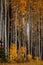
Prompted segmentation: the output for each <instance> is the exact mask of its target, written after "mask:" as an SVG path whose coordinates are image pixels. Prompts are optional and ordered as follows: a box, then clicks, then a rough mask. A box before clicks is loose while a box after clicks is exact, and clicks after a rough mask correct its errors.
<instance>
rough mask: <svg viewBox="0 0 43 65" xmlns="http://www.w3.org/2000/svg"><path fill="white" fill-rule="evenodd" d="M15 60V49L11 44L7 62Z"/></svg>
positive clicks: (14, 45)
mask: <svg viewBox="0 0 43 65" xmlns="http://www.w3.org/2000/svg"><path fill="white" fill-rule="evenodd" d="M16 58H17V47H16V44H14V43H12V44H11V46H10V52H9V61H14V59H16Z"/></svg>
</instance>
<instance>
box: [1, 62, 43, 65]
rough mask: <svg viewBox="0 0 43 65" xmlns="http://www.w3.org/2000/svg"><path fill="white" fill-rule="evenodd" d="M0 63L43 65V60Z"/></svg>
mask: <svg viewBox="0 0 43 65" xmlns="http://www.w3.org/2000/svg"><path fill="white" fill-rule="evenodd" d="M0 65H43V61H30V62H23V63H16V62H12V63H0Z"/></svg>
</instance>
